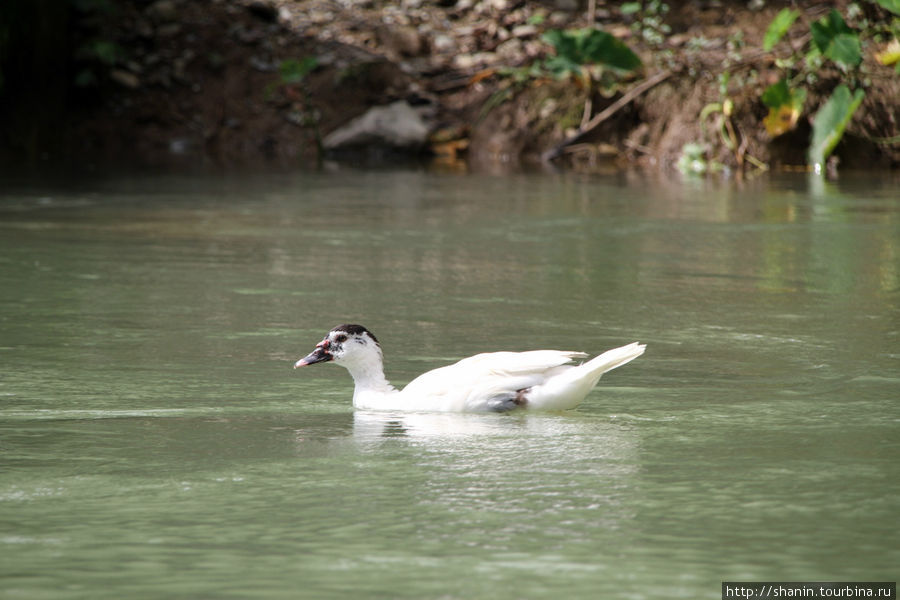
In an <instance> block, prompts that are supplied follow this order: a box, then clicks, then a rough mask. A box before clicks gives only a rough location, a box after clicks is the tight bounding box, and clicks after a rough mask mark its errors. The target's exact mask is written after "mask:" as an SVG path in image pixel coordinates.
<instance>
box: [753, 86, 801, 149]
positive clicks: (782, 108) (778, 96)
mask: <svg viewBox="0 0 900 600" xmlns="http://www.w3.org/2000/svg"><path fill="white" fill-rule="evenodd" d="M761 99H762V103H763V104H764V105H766V106H767V107H768V108H769V114H768V115H767V116H766V118H765V119H764V120H763V125H765V127H766V131H767V132H768V134H769V135H770V136H772V137H777V136H779V135H781V134H783V133H787V132H788V131H790V130H791V129H793V128H794V127H795V126H796V125H797V120H798V119H799V118H800V113H801V112H803V104H804V103H805V102H806V90H805V89H803V88H791V87H790V86H789V85H788V82H787V79H781V80H780V81H778V83H774V84H772V85H770V86H769V87H767V88H766V90H765V91H764V92H763V94H762V98H761Z"/></svg>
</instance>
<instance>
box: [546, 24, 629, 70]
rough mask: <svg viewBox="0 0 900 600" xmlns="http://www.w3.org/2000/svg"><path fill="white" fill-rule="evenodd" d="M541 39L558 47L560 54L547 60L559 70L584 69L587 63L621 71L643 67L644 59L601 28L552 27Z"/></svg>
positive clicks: (548, 64)
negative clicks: (561, 28)
mask: <svg viewBox="0 0 900 600" xmlns="http://www.w3.org/2000/svg"><path fill="white" fill-rule="evenodd" d="M541 39H543V40H544V41H545V42H547V43H548V44H550V45H551V46H553V49H554V50H556V56H555V57H553V58H551V59H550V60H548V61H547V63H546V65H547V68H548V69H550V70H551V71H553V72H555V73H560V72H566V71H568V72H576V73H577V72H581V67H582V66H583V65H587V64H598V65H603V66H605V67H609V68H612V69H617V70H620V71H633V70H634V69H637V68H638V67H640V66H641V59H640V58H638V56H637V54H635V53H634V52H632V51H631V49H630V48H629V47H628V46H626V45H625V44H624V43H623V42H622V41H620V40H619V39H617V38H616V37H614V36H612V35H610V34H609V33H607V32H605V31H601V30H599V29H575V30H568V31H561V30H558V29H552V30H550V31H548V32H546V33H545V34H544V35H543V37H542V38H541Z"/></svg>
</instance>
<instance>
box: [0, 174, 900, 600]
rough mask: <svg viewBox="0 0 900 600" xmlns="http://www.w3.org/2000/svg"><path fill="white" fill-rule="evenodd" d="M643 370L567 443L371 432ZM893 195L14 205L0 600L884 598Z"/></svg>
mask: <svg viewBox="0 0 900 600" xmlns="http://www.w3.org/2000/svg"><path fill="white" fill-rule="evenodd" d="M346 322H356V323H362V324H363V325H365V326H367V327H368V328H369V329H371V330H372V331H373V332H374V333H375V334H376V335H377V336H378V338H379V340H380V341H381V345H382V346H383V348H384V352H385V357H386V371H387V374H388V377H389V378H390V379H392V381H394V383H396V384H403V383H405V382H407V381H409V380H411V379H412V378H413V377H415V376H416V375H417V374H419V373H421V372H423V371H425V370H428V369H431V368H435V367H438V366H442V365H445V364H448V363H449V362H452V361H455V360H458V359H460V358H462V357H465V356H468V355H471V354H475V353H478V352H485V351H491V350H528V349H537V348H558V349H567V350H583V351H586V352H589V353H591V354H596V353H598V352H600V351H603V350H605V349H608V348H611V347H614V346H617V345H622V344H626V343H629V342H632V341H635V340H639V341H641V342H644V343H646V344H647V345H648V346H647V352H646V354H645V355H644V356H642V357H641V358H639V359H637V360H635V361H634V362H632V363H630V364H628V365H627V366H624V367H622V368H621V369H618V370H615V371H612V372H610V373H608V374H607V375H606V376H604V378H603V379H602V380H601V382H600V385H599V386H598V388H597V389H596V390H594V392H592V393H591V394H590V395H589V396H588V398H587V400H586V402H585V403H584V404H582V405H581V406H580V407H579V408H578V409H576V410H574V411H570V412H568V413H564V414H528V413H521V414H507V415H497V414H483V415H482V414H473V415H440V414H426V413H422V414H395V413H374V412H354V411H353V409H352V407H351V396H352V381H351V380H350V378H349V377H348V375H347V373H346V372H345V371H344V370H343V369H340V368H338V367H335V366H334V365H328V364H324V365H316V366H313V367H308V368H305V369H302V370H297V371H294V370H293V369H292V368H291V366H292V364H293V362H294V361H295V360H297V359H298V358H300V357H301V356H304V355H305V354H306V353H307V352H309V351H310V350H311V349H312V348H313V346H314V345H315V344H316V343H317V342H318V341H319V340H320V339H321V338H322V336H323V335H324V334H325V332H327V331H328V330H329V329H331V328H332V327H333V326H335V325H338V324H341V323H346ZM898 523H900V180H898V179H897V177H896V176H894V177H893V178H891V177H890V176H873V175H865V176H862V175H860V176H854V175H852V174H849V175H846V176H845V177H844V178H843V179H841V180H840V181H838V182H836V183H830V184H825V183H823V182H821V181H816V180H815V179H812V180H810V179H807V177H806V176H805V175H781V176H779V175H773V176H771V177H768V178H762V179H759V180H755V181H751V182H747V183H743V184H737V183H730V184H710V183H702V182H693V183H692V182H688V183H677V182H675V183H673V182H653V181H647V180H645V179H644V178H642V177H639V176H620V177H611V178H585V177H579V176H574V175H568V176H566V175H560V176H552V175H517V176H510V177H481V176H455V175H441V174H433V173H426V172H417V171H388V172H367V171H341V172H338V173H332V174H285V173H267V174H239V173H233V174H215V175H212V174H202V175H152V176H151V175H133V176H119V177H116V178H99V177H97V178H90V179H78V180H69V181H62V182H59V181H56V182H52V181H51V182H48V181H46V180H43V181H42V180H37V179H35V178H31V177H28V176H25V175H23V176H19V177H13V178H8V179H7V181H6V183H5V184H4V186H3V187H2V191H0V598H4V599H7V598H8V599H28V600H31V599H44V598H46V599H58V598H61V599H69V598H72V599H74V598H91V599H97V598H166V599H172V598H185V599H187V598H191V599H193V598H204V599H205V598H410V599H436V600H437V599H444V600H447V599H468V598H490V599H505V598H526V599H530V598H535V599H538V598H560V599H562V598H614V599H615V598H623V599H638V598H646V599H656V598H692V599H693V598H709V599H715V598H719V596H720V584H721V582H722V581H723V580H749V581H754V580H767V581H771V580H786V581H879V580H880V581H884V580H887V581H896V580H897V577H898V574H900V570H898V569H900V568H898V565H900V544H898V541H897V524H898Z"/></svg>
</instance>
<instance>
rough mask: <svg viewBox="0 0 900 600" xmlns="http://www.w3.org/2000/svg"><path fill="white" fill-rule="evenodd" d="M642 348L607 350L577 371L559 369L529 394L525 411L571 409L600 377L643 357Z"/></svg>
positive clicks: (628, 347) (571, 368) (641, 346)
mask: <svg viewBox="0 0 900 600" xmlns="http://www.w3.org/2000/svg"><path fill="white" fill-rule="evenodd" d="M644 348H645V346H644V344H639V343H637V342H635V343H633V344H628V345H627V346H622V347H621V348H613V349H612V350H607V351H606V352H604V353H603V354H601V355H600V356H597V357H596V358H593V359H591V360H589V361H587V362H586V363H584V364H582V365H578V366H577V367H568V368H565V367H560V369H561V370H560V371H559V372H558V373H557V374H556V375H554V376H552V377H550V378H549V379H548V380H547V381H546V382H545V383H544V384H542V385H539V386H535V387H534V388H532V389H531V390H530V391H529V393H528V394H527V401H528V405H529V407H530V408H533V409H538V410H568V409H570V408H575V407H576V406H578V405H579V404H580V403H581V401H582V400H584V398H585V396H587V395H588V393H590V391H591V390H592V389H593V388H594V386H595V385H597V381H599V380H600V376H601V375H603V374H604V373H606V372H607V371H611V370H612V369H615V368H616V367H621V366H622V365H624V364H625V363H627V362H630V361H632V360H634V359H636V358H637V357H638V356H640V355H641V354H643V353H644Z"/></svg>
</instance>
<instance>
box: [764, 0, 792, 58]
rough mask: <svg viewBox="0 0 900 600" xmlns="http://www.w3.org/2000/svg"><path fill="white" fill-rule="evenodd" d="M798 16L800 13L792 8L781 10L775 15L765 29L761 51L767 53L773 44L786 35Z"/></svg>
mask: <svg viewBox="0 0 900 600" xmlns="http://www.w3.org/2000/svg"><path fill="white" fill-rule="evenodd" d="M799 16H800V11H799V10H794V9H792V8H785V9H782V10H781V12H779V13H778V14H777V15H775V18H774V19H772V23H770V24H769V28H768V29H766V35H765V37H764V38H763V50H765V51H766V52H769V51H770V50H771V49H772V48H774V47H775V44H777V43H778V42H779V40H781V38H783V37H784V34H785V33H787V30H788V29H790V28H791V25H793V24H794V21H796V20H797V17H799Z"/></svg>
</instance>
